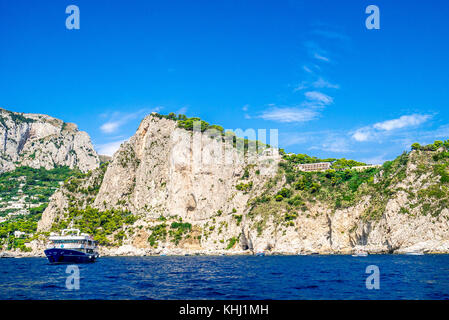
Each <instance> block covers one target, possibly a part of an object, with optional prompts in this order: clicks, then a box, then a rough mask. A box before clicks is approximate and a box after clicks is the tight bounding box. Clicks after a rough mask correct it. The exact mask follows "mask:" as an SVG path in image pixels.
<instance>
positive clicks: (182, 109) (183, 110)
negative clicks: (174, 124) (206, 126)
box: [176, 107, 188, 114]
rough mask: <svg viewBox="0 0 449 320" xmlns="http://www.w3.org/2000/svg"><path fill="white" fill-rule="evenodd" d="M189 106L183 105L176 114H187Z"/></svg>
mask: <svg viewBox="0 0 449 320" xmlns="http://www.w3.org/2000/svg"><path fill="white" fill-rule="evenodd" d="M187 109H188V108H187V107H182V108H181V109H179V110H177V111H176V114H185V113H186V112H187Z"/></svg>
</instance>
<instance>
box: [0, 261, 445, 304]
mask: <svg viewBox="0 0 449 320" xmlns="http://www.w3.org/2000/svg"><path fill="white" fill-rule="evenodd" d="M369 265H376V266H378V267H379V271H380V282H379V283H380V288H379V289H378V290H376V289H372V290H368V289H367V288H366V285H365V282H366V278H367V277H368V276H370V274H367V273H366V268H367V266H369ZM78 266H79V270H80V282H79V284H80V288H79V290H68V289H67V288H66V278H67V276H69V274H67V273H66V268H67V265H50V264H49V263H48V262H47V260H46V259H44V258H22V259H0V299H2V300H4V299H249V300H251V299H449V255H424V256H405V255H371V256H368V257H352V256H340V255H334V256H318V255H317V256H265V257H256V256H187V257H184V256H180V257H170V256H157V257H102V258H99V259H98V261H97V262H95V263H93V264H80V265H78Z"/></svg>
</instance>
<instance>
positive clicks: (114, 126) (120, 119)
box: [100, 107, 161, 134]
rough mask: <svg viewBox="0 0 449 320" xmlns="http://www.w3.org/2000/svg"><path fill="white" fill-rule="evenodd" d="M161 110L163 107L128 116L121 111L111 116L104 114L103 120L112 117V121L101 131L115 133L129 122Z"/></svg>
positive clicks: (128, 114)
mask: <svg viewBox="0 0 449 320" xmlns="http://www.w3.org/2000/svg"><path fill="white" fill-rule="evenodd" d="M160 109H161V107H155V108H153V109H140V110H138V111H136V112H132V113H127V114H126V113H123V112H120V111H115V112H112V113H111V114H105V113H103V114H101V115H100V117H102V118H106V117H110V118H111V119H110V120H109V121H107V122H105V123H104V124H102V125H101V126H100V130H101V131H102V132H103V133H106V134H110V133H115V132H117V131H118V130H119V129H120V127H122V126H123V125H125V124H126V123H128V122H129V121H131V120H134V119H136V118H139V117H142V118H143V116H144V115H145V114H149V113H151V112H158V111H159V110H160Z"/></svg>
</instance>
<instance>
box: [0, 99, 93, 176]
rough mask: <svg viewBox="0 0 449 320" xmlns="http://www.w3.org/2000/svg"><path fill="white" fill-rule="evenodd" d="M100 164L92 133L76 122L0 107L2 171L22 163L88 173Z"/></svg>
mask: <svg viewBox="0 0 449 320" xmlns="http://www.w3.org/2000/svg"><path fill="white" fill-rule="evenodd" d="M99 164H100V160H99V156H98V154H97V153H96V151H95V150H94V148H93V146H92V143H91V140H90V137H89V135H88V134H87V133H86V132H83V131H79V130H78V128H77V126H76V125H75V124H73V123H66V122H64V121H62V120H59V119H56V118H53V117H50V116H47V115H42V114H31V113H17V112H11V111H7V110H5V109H1V108H0V173H1V172H6V171H12V170H14V169H15V168H17V167H20V166H29V167H32V168H40V167H44V168H45V169H53V168H56V167H58V166H68V167H70V168H75V167H77V168H79V169H80V170H81V171H83V172H87V171H89V170H92V169H95V168H96V167H98V166H99Z"/></svg>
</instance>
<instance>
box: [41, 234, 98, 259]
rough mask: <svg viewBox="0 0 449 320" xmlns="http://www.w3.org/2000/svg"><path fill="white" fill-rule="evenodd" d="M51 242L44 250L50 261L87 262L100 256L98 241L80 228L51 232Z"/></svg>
mask: <svg viewBox="0 0 449 320" xmlns="http://www.w3.org/2000/svg"><path fill="white" fill-rule="evenodd" d="M49 240H50V243H49V244H48V246H47V249H46V250H45V251H44V253H45V255H46V256H47V258H48V261H50V263H87V262H94V261H95V259H97V258H98V257H99V254H98V251H97V244H98V242H97V241H95V240H94V239H93V238H92V237H91V236H90V235H88V234H86V233H81V234H80V230H78V229H65V230H62V232H61V234H60V235H58V234H54V233H51V234H50V238H49Z"/></svg>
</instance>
